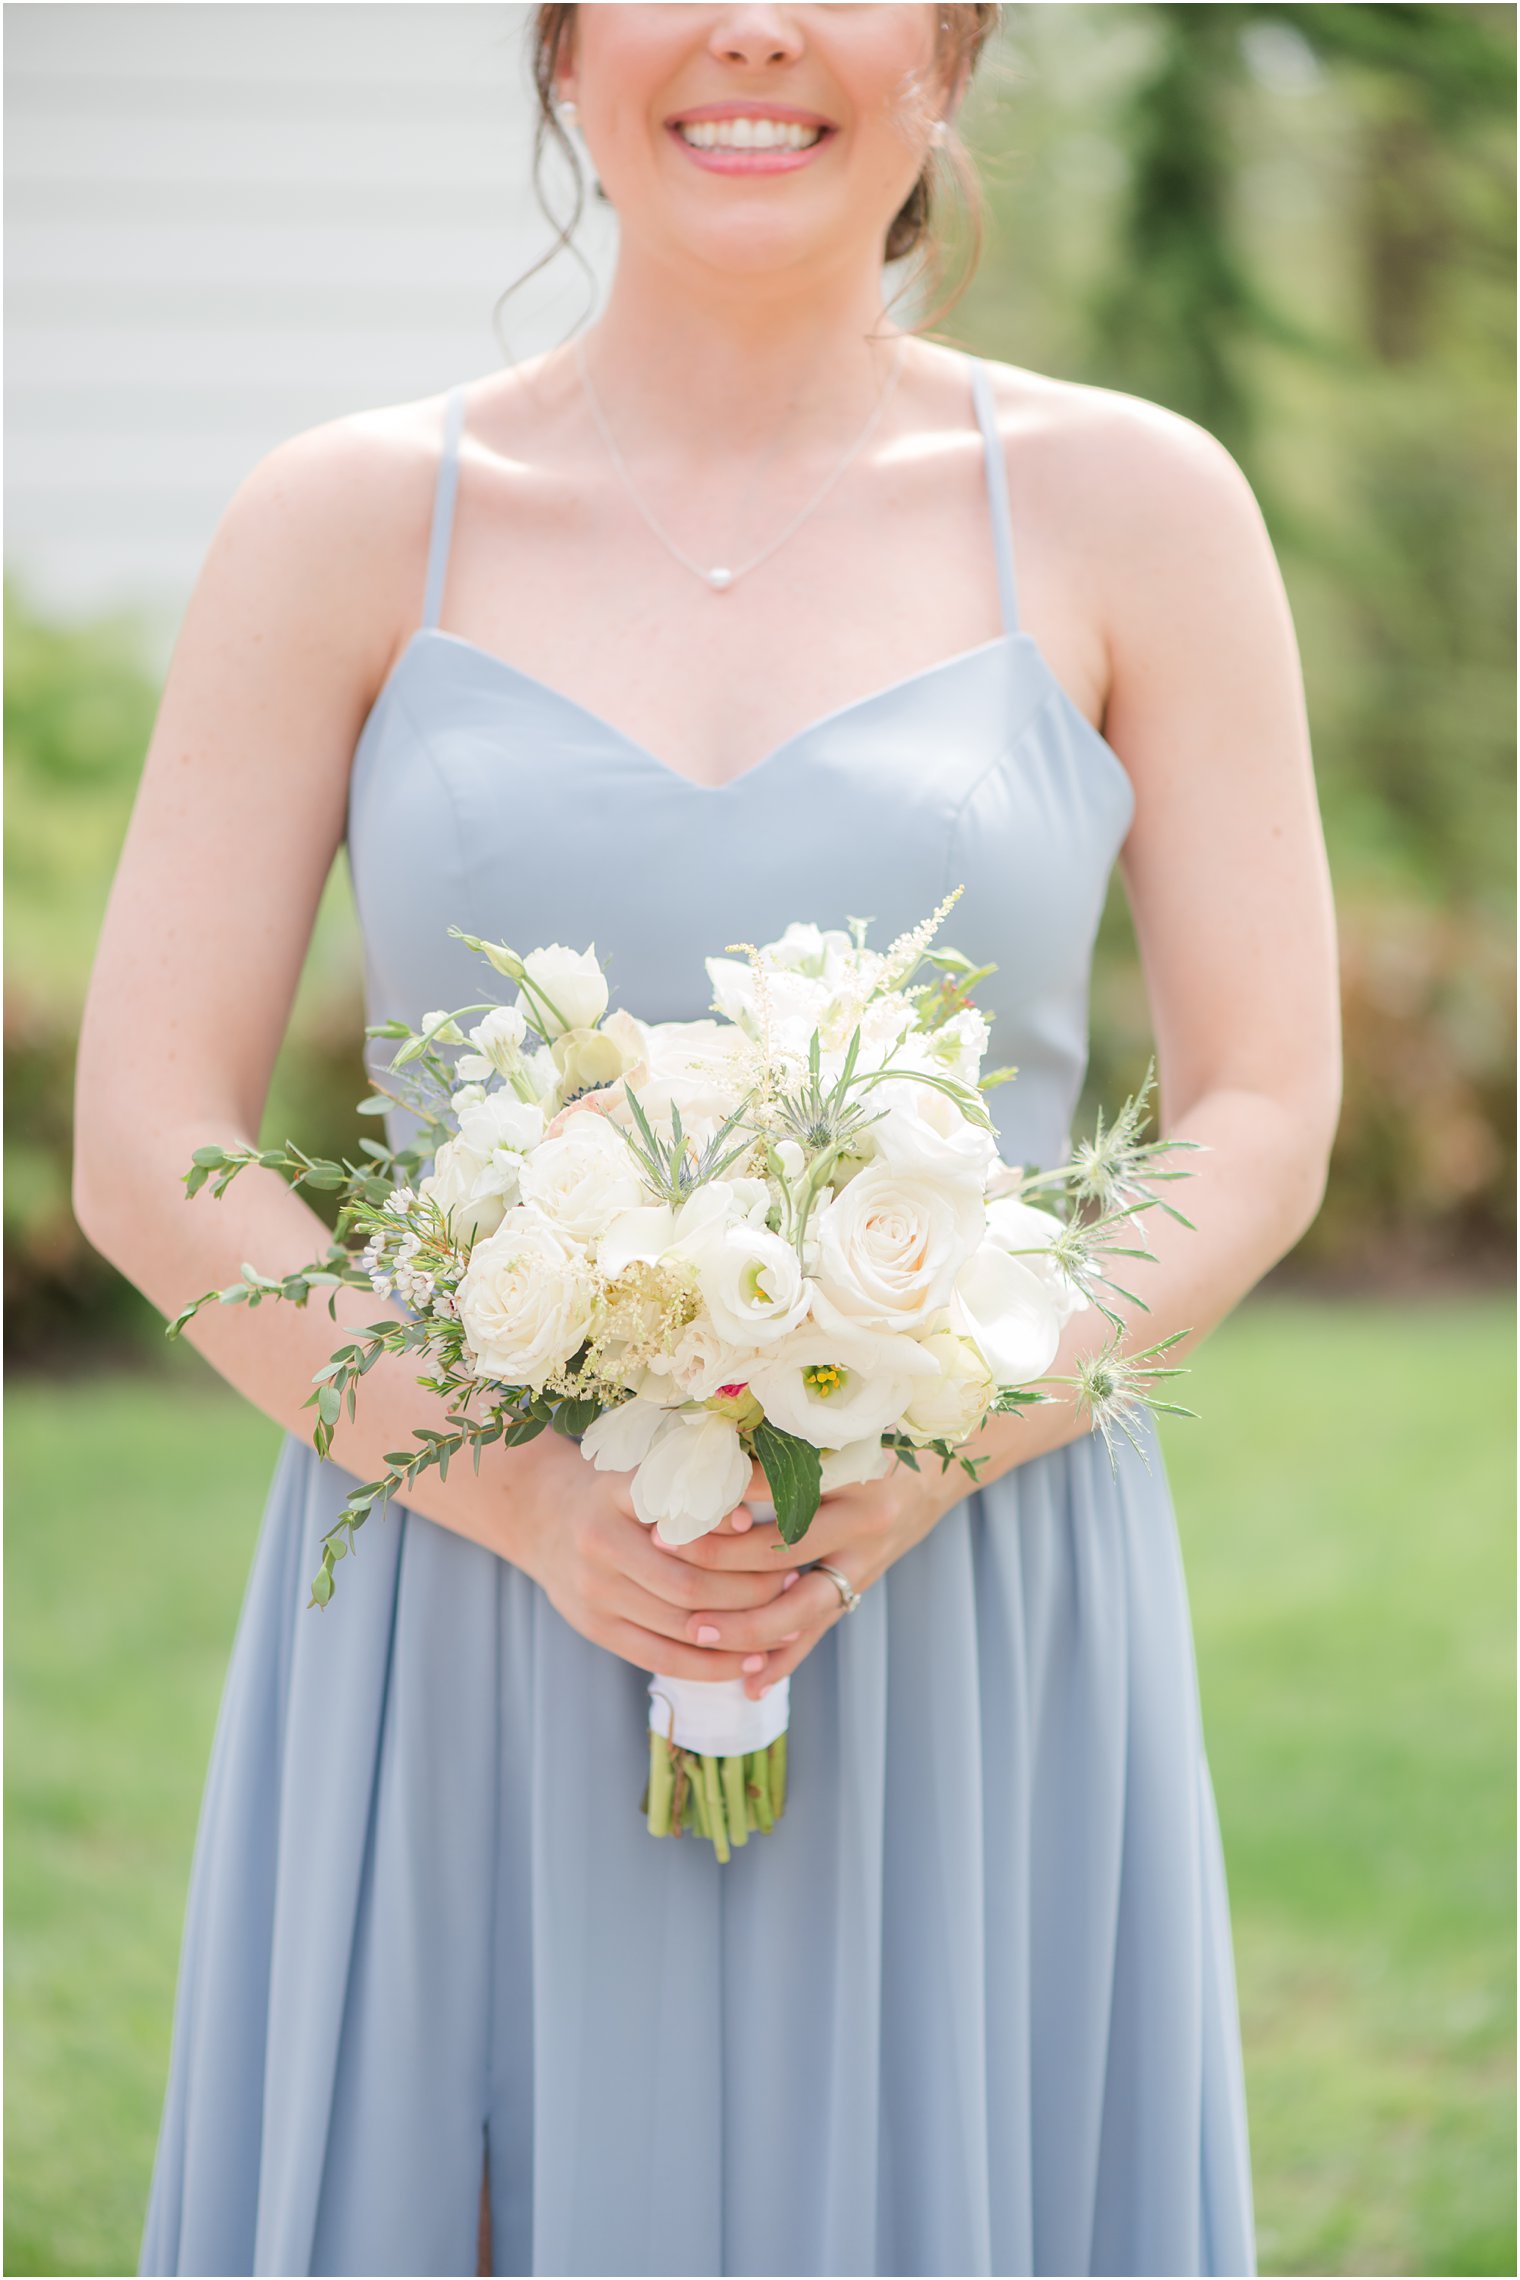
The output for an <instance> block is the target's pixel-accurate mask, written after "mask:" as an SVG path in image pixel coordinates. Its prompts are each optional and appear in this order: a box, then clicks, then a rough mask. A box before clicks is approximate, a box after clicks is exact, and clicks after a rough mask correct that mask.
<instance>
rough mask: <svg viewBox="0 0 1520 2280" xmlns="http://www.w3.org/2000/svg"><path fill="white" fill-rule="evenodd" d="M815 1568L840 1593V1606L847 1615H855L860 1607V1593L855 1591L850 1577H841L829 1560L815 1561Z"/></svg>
mask: <svg viewBox="0 0 1520 2280" xmlns="http://www.w3.org/2000/svg"><path fill="white" fill-rule="evenodd" d="M813 1566H814V1568H815V1569H816V1570H817V1572H818V1574H819V1575H826V1576H827V1577H828V1579H829V1581H830V1583H832V1584H833V1586H834V1588H835V1590H836V1591H837V1592H838V1593H839V1599H840V1604H841V1605H842V1607H843V1608H844V1611H845V1613H846V1615H853V1614H854V1612H855V1610H856V1608H857V1607H858V1606H859V1605H860V1593H859V1592H858V1591H857V1590H856V1589H855V1586H854V1584H853V1583H851V1581H850V1579H849V1577H848V1576H847V1575H841V1574H840V1572H839V1570H838V1568H836V1567H830V1566H829V1563H828V1561H827V1560H814V1562H813Z"/></svg>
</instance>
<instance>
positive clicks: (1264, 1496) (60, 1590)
mask: <svg viewBox="0 0 1520 2280" xmlns="http://www.w3.org/2000/svg"><path fill="white" fill-rule="evenodd" d="M168 1355H169V1358H170V1359H172V1360H173V1362H174V1363H175V1364H176V1365H177V1366H175V1367H173V1368H172V1369H161V1370H160V1372H159V1374H157V1375H156V1376H154V1377H143V1376H140V1377H137V1378H135V1379H112V1378H102V1379H97V1380H95V1381H94V1382H92V1383H91V1384H90V1385H89V1386H88V1388H87V1389H84V1390H85V1391H86V1392H87V1396H88V1397H87V1398H82V1397H81V1388H80V1387H79V1386H78V1385H76V1384H69V1385H58V1386H51V1385H48V1384H45V1383H38V1382H33V1383H30V1384H27V1385H23V1386H14V1387H13V1388H12V1391H11V1395H10V1416H9V1420H8V1426H9V1468H8V1478H7V1486H8V1489H9V1505H8V1512H7V1524H8V1537H9V1541H8V1545H7V1555H8V1556H7V1573H6V1580H7V1584H8V1586H9V1597H8V1606H7V1621H8V1636H7V1642H6V1646H7V1683H8V1698H7V1717H8V1723H7V1741H8V1747H9V1752H10V1759H9V1780H8V1785H7V1798H8V1804H7V1816H8V1817H7V1829H6V1835H7V1845H6V1860H5V1867H6V1884H7V1933H8V1936H7V1942H6V1971H7V1977H8V1996H7V2028H6V2035H7V2059H8V2066H7V2077H6V2098H7V2130H6V2158H7V2164H8V2171H9V2175H8V2180H7V2184H8V2190H7V2195H6V2224H7V2233H8V2239H7V2244H6V2247H7V2253H6V2268H7V2270H9V2271H13V2272H58V2273H81V2272H126V2271H130V2270H131V2269H132V2268H133V2265H134V2263H135V2260H136V2252H137V2242H138V2237H139V2232H140V2228H141V2223H142V2216H143V2209H144V2204H145V2201H146V2197H147V2189H148V2174H149V2167H150V2164H151V2161H152V2157H153V2140H154V2133H155V2130H156V2128H157V2123H158V2114H159V2103H160V2100H161V2098H162V2094H163V2085H164V2077H165V2069H166V2067H167V2064H168V2052H169V2027H170V2018H171V2010H172V2004H173V1997H174V1972H175V1961H176V1956H177V1952H178V1944H179V1937H180V1925H181V1918H182V1913H183V1908H184V1896H185V1880H186V1878H187V1876H188V1873H189V1867H190V1851H191V1843H192V1839H193V1835H194V1826H195V1814H196V1809H197V1804H198V1801H199V1798H200V1793H201V1785H202V1782H203V1780H204V1776H205V1768H206V1757H207V1752H208V1751H209V1749H210V1745H211V1733H212V1725H213V1721H214V1717H215V1713H216V1704H217V1697H218V1692H219V1689H220V1686H221V1683H222V1676H223V1672H224V1669H225V1664H226V1657H227V1653H228V1650H229V1647H230V1645H231V1641H232V1634H233V1627H234V1624H235V1621H236V1618H237V1610H238V1602H239V1597H240V1594H241V1592H242V1589H243V1584H244V1578H245V1574H246V1571H247V1566H248V1560H249V1555H250V1552H251V1550H252V1544H253V1535H254V1529H255V1526H256V1523H257V1519H258V1513H259V1507H260V1505H261V1503H262V1499H263V1494H264V1486H265V1483H266V1481H267V1478H268V1473H269V1468H270V1466H271V1464H272V1462H273V1460H274V1456H275V1451H276V1449H277V1446H278V1440H279V1437H278V1434H277V1433H276V1431H275V1428H274V1427H273V1426H272V1425H270V1424H269V1423H268V1422H267V1421H266V1420H265V1419H264V1418H262V1417H261V1416H259V1415H258V1413H257V1412H256V1411H254V1410H252V1409H251V1408H249V1407H248V1406H247V1405H246V1404H245V1403H243V1402H240V1401H238V1400H236V1399H235V1398H233V1397H232V1396H230V1395H228V1394H227V1393H226V1392H225V1391H224V1390H223V1389H221V1388H220V1387H219V1386H218V1385H217V1384H216V1381H215V1380H214V1379H213V1378H212V1377H211V1373H210V1372H209V1370H207V1369H206V1367H205V1366H204V1364H202V1363H201V1362H200V1361H199V1360H198V1358H197V1357H195V1356H194V1355H192V1354H189V1353H188V1352H186V1351H185V1350H184V1349H177V1348H171V1349H168ZM1190 1359H1191V1360H1192V1361H1193V1363H1194V1367H1195V1372H1196V1376H1195V1385H1196V1392H1197V1399H1198V1406H1199V1409H1200V1411H1201V1412H1202V1414H1201V1417H1200V1419H1199V1420H1197V1421H1192V1420H1189V1421H1186V1422H1179V1423H1177V1424H1176V1425H1173V1424H1172V1423H1171V1422H1170V1421H1168V1422H1167V1423H1166V1424H1164V1425H1163V1428H1162V1437H1163V1444H1164V1451H1165V1461H1166V1466H1167V1470H1168V1473H1169V1475H1170V1477H1171V1480H1172V1483H1173V1486H1174V1489H1175V1493H1176V1499H1177V1505H1178V1512H1179V1519H1180V1525H1181V1534H1182V1541H1183V1550H1184V1554H1185V1558H1186V1567H1187V1584H1188V1594H1189V1599H1190V1602H1191V1606H1192V1611H1193V1618H1194V1624H1195V1628H1196V1635H1197V1642H1198V1661H1199V1676H1200V1689H1201V1694H1202V1702H1203V1717H1204V1733H1205V1739H1206V1743H1207V1747H1208V1757H1209V1764H1210V1768H1211V1771H1212V1774H1213V1781H1214V1788H1215V1792H1216V1796H1217V1802H1218V1807H1219V1813H1220V1819H1221V1825H1222V1828H1223V1835H1224V1846H1225V1862H1226V1869H1227V1873H1228V1877H1229V1890H1230V1902H1231V1908H1232V1911H1233V1916H1234V1924H1235V1950H1236V1963H1237V1970H1238V1975H1239V1985H1240V2000H1241V2008H1242V2014H1243V2020H1244V2036H1245V2058H1246V2095H1247V2102H1248V2110H1249V2117H1250V2125H1251V2143H1252V2155H1253V2166H1254V2178H1255V2186H1256V2200H1257V2216H1258V2225H1259V2231H1260V2239H1261V2251H1262V2253H1261V2269H1262V2271H1263V2273H1264V2274H1267V2273H1304V2272H1317V2273H1368V2272H1382V2273H1430V2272H1439V2273H1452V2272H1506V2271H1513V2270H1514V2244H1513V2224H1514V2200H1513V2182H1514V2122H1513V2095H1514V2071H1513V2024H1514V1997H1513V1977H1512V1975H1513V1910H1514V1898H1515V1891H1514V1863H1515V1830H1514V1775H1515V1763H1514V1749H1513V1735H1514V1694H1513V1686H1514V1642H1513V1630H1512V1619H1511V1618H1512V1609H1513V1606H1514V1565H1513V1561H1514V1551H1513V1541H1512V1527H1511V1523H1512V1515H1513V1491H1514V1472H1513V1455H1514V1430H1513V1428H1514V1413H1513V1389H1514V1352H1513V1324H1512V1317H1511V1312H1510V1309H1509V1307H1508V1305H1507V1304H1505V1303H1502V1302H1498V1301H1495V1302H1488V1303H1482V1304H1474V1303H1472V1302H1466V1303H1464V1304H1462V1305H1460V1306H1433V1305H1430V1304H1428V1303H1424V1304H1421V1305H1420V1306H1419V1308H1418V1309H1408V1310H1406V1309H1404V1308H1400V1307H1396V1306H1395V1307H1391V1306H1388V1305H1386V1304H1378V1305H1338V1306H1333V1307H1332V1306H1326V1305H1323V1304H1321V1305H1318V1306H1306V1305H1304V1304H1303V1303H1301V1302H1295V1303H1292V1304H1289V1303H1287V1302H1284V1301H1270V1300H1268V1299H1265V1298H1262V1299H1259V1300H1254V1301H1250V1302H1248V1303H1247V1305H1246V1306H1244V1307H1243V1308H1241V1309H1240V1311H1239V1312H1238V1313H1237V1314H1235V1315H1233V1316H1231V1317H1230V1319H1229V1320H1228V1321H1226V1322H1225V1323H1223V1324H1222V1325H1221V1326H1220V1328H1219V1329H1218V1330H1217V1331H1216V1332H1215V1333H1214V1334H1213V1335H1212V1336H1211V1337H1210V1338H1209V1339H1207V1340H1206V1341H1205V1342H1204V1344H1203V1345H1202V1346H1201V1347H1200V1348H1199V1349H1197V1351H1196V1352H1195V1354H1194V1355H1193V1356H1192V1357H1190ZM1263 1386H1270V1387H1271V1388H1272V1399H1271V1400H1270V1401H1263V1398H1262V1388H1263ZM103 1482H109V1483H110V1489H109V1493H108V1494H106V1493H102V1483H103ZM294 1619H295V1620H297V1621H308V1622H316V1621H318V1620H319V1618H318V1617H317V1616H316V1615H315V1614H310V1615H302V1614H297V1615H296V1617H295V1618H294ZM784 1841H790V1840H789V1838H788V1836H787V1828H786V1824H785V1823H783V1824H782V1825H781V1827H780V1829H779V1830H778V1831H777V1842H778V1843H780V1842H784ZM738 1865H739V1866H740V1867H741V1868H742V1867H745V1866H747V1864H744V1863H741V1864H738Z"/></svg>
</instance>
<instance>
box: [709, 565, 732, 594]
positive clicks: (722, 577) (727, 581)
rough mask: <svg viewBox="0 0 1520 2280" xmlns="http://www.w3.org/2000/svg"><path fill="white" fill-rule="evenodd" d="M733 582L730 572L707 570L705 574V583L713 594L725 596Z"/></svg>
mask: <svg viewBox="0 0 1520 2280" xmlns="http://www.w3.org/2000/svg"><path fill="white" fill-rule="evenodd" d="M733 582H734V574H733V572H732V570H709V571H708V573H707V583H708V584H709V586H711V588H712V590H713V592H714V593H715V594H726V593H727V591H728V589H729V587H730V586H731V585H732V584H733Z"/></svg>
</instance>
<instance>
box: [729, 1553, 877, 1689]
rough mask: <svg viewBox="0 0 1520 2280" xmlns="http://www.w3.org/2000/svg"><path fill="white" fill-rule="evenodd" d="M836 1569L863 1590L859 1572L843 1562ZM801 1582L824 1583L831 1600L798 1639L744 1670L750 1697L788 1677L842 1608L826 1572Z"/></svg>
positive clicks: (837, 1619)
mask: <svg viewBox="0 0 1520 2280" xmlns="http://www.w3.org/2000/svg"><path fill="white" fill-rule="evenodd" d="M839 1572H840V1574H841V1575H842V1576H844V1577H845V1578H846V1580H847V1581H848V1582H849V1583H850V1584H851V1585H852V1586H853V1588H854V1589H855V1590H856V1591H863V1590H864V1589H865V1585H864V1584H863V1583H862V1582H861V1580H860V1574H859V1572H857V1573H854V1574H852V1573H851V1571H850V1569H849V1568H848V1567H846V1566H841V1567H840V1570H839ZM803 1582H804V1583H813V1584H823V1585H827V1587H828V1590H829V1594H830V1598H831V1600H832V1605H831V1606H829V1607H826V1608H825V1609H824V1610H823V1612H822V1615H821V1618H819V1619H817V1620H815V1621H814V1622H812V1623H810V1624H808V1625H807V1626H805V1628H804V1630H803V1633H802V1637H801V1638H800V1639H793V1640H791V1641H789V1642H788V1643H787V1644H786V1645H784V1646H779V1647H777V1648H775V1649H774V1650H773V1651H772V1652H770V1653H768V1654H767V1655H766V1658H765V1667H764V1669H763V1670H758V1671H752V1670H746V1671H745V1673H744V1691H745V1693H746V1694H748V1695H749V1697H750V1699H751V1700H752V1701H759V1699H760V1697H761V1696H762V1695H764V1694H768V1693H769V1692H770V1690H771V1688H772V1687H773V1686H775V1685H777V1684H778V1683H779V1682H780V1680H782V1679H783V1678H790V1677H791V1675H792V1672H793V1671H794V1670H795V1669H796V1668H797V1665H798V1664H799V1663H800V1662H805V1661H806V1659H807V1657H808V1656H809V1655H810V1654H811V1653H812V1651H813V1649H814V1647H816V1646H817V1644H818V1641H819V1640H820V1639H821V1638H822V1637H823V1635H824V1633H825V1632H826V1631H832V1629H833V1628H834V1625H835V1624H836V1623H837V1622H838V1621H839V1619H840V1617H841V1616H842V1615H843V1614H844V1613H845V1612H846V1610H845V1604H844V1601H843V1600H842V1599H841V1597H840V1595H839V1591H838V1588H837V1586H836V1585H835V1584H834V1583H833V1582H832V1580H831V1579H830V1578H829V1577H828V1576H826V1575H819V1576H813V1577H809V1576H806V1575H804V1577H803ZM801 1590H802V1585H801V1584H799V1585H798V1586H797V1590H796V1591H795V1592H793V1593H791V1594H790V1596H791V1597H792V1598H797V1597H798V1596H799V1595H800V1593H801Z"/></svg>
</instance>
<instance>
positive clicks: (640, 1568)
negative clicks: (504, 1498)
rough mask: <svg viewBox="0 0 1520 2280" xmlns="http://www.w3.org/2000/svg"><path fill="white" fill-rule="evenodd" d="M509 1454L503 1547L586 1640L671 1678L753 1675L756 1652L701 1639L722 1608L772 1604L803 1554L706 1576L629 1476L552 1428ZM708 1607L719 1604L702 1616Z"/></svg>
mask: <svg viewBox="0 0 1520 2280" xmlns="http://www.w3.org/2000/svg"><path fill="white" fill-rule="evenodd" d="M507 1459H508V1463H507V1467H506V1468H505V1469H504V1477H505V1478H506V1479H507V1480H508V1482H509V1484H510V1496H509V1499H508V1502H507V1509H506V1514H505V1518H504V1521H503V1523H502V1525H501V1530H500V1533H501V1538H502V1541H501V1545H500V1548H501V1549H502V1551H503V1552H504V1554H505V1556H506V1557H507V1558H508V1559H510V1560H511V1561H512V1563H513V1565H514V1566H516V1567H520V1568H522V1569H523V1570H524V1571H525V1572H526V1573H527V1574H528V1575H531V1576H532V1577H533V1579H534V1581H535V1582H536V1583H537V1584H539V1585H540V1586H541V1588H542V1589H543V1591H544V1592H545V1593H546V1594H547V1595H548V1598H549V1600H550V1603H551V1604H552V1605H553V1606H554V1607H555V1608H556V1609H557V1610H558V1612H559V1613H560V1614H561V1615H563V1616H564V1618H565V1621H566V1622H567V1623H569V1624H571V1625H573V1627H574V1628H575V1629H576V1630H577V1631H579V1632H580V1634H581V1636H582V1637H583V1638H586V1639H590V1640H592V1641H594V1643H595V1644H596V1645H597V1646H599V1647H607V1648H609V1649H610V1650H611V1652H612V1653H613V1654H615V1655H621V1656H622V1658H623V1660H624V1661H625V1662H631V1663H634V1664H636V1665H637V1666H638V1668H639V1669H640V1670H647V1671H661V1672H663V1673H665V1675H666V1676H668V1677H670V1678H695V1679H714V1680H715V1679H720V1678H738V1677H740V1676H742V1675H743V1672H744V1655H745V1653H746V1651H747V1650H746V1649H744V1648H743V1647H741V1646H739V1645H738V1644H735V1645H734V1646H732V1647H728V1648H723V1647H717V1648H715V1647H714V1645H713V1644H712V1642H710V1641H708V1640H705V1639H704V1640H703V1641H701V1642H700V1643H699V1642H698V1640H697V1631H698V1630H699V1629H703V1630H708V1629H711V1627H712V1621H713V1618H714V1615H716V1617H717V1619H718V1620H720V1621H723V1622H735V1621H739V1620H744V1621H751V1620H754V1619H755V1618H756V1617H757V1616H758V1615H759V1614H760V1613H762V1612H763V1611H764V1610H765V1609H766V1608H772V1609H774V1608H775V1606H776V1605H777V1603H778V1602H779V1601H780V1599H781V1596H782V1592H783V1589H784V1586H785V1582H786V1578H787V1577H788V1575H790V1576H791V1577H792V1578H793V1579H794V1580H795V1578H796V1575H797V1571H798V1567H799V1564H800V1563H799V1562H798V1561H796V1560H773V1561H770V1562H768V1563H766V1564H764V1565H754V1564H752V1565H751V1566H750V1567H748V1568H740V1567H735V1568H734V1569H733V1570H731V1571H730V1572H728V1573H726V1574H704V1573H703V1572H702V1571H701V1570H700V1569H699V1568H698V1567H696V1566H694V1565H693V1564H692V1562H691V1561H689V1560H686V1559H683V1558H682V1557H681V1555H680V1553H679V1552H678V1551H677V1550H676V1549H675V1548H674V1547H673V1546H670V1545H667V1544H665V1543H664V1541H663V1540H662V1539H661V1538H660V1537H658V1536H657V1535H656V1534H655V1533H654V1531H653V1530H652V1529H650V1528H647V1527H646V1526H645V1525H644V1523H643V1521H641V1520H639V1519H638V1518H636V1517H635V1514H634V1509H633V1502H632V1498H631V1496H630V1494H629V1487H630V1483H631V1480H632V1477H633V1476H632V1475H631V1474H630V1473H606V1472H598V1471H597V1470H596V1469H595V1467H594V1466H592V1465H589V1464H588V1463H587V1462H586V1460H585V1458H584V1457H583V1456H582V1455H581V1453H580V1451H579V1450H578V1449H577V1448H576V1447H575V1446H574V1444H573V1443H571V1442H570V1441H567V1440H565V1439H564V1438H563V1436H562V1435H560V1434H558V1433H554V1432H548V1433H543V1434H540V1436H539V1437H538V1439H537V1440H536V1441H531V1442H529V1443H527V1444H526V1446H524V1447H523V1448H521V1449H514V1450H510V1451H508V1452H507ZM730 1517H731V1518H732V1517H738V1518H739V1520H740V1524H741V1526H742V1525H743V1524H744V1522H746V1521H748V1520H749V1519H750V1517H751V1515H750V1514H749V1512H748V1511H747V1510H744V1509H742V1508H741V1511H740V1513H739V1514H738V1515H731V1516H730ZM771 1534H772V1535H773V1536H774V1535H775V1534H776V1531H775V1529H774V1528H772V1529H771ZM729 1540H730V1542H734V1541H738V1540H740V1539H738V1538H737V1537H734V1536H730V1538H729ZM783 1549H784V1547H783ZM823 1580H824V1581H825V1583H827V1581H828V1579H827V1577H825V1578H824V1579H823ZM829 1589H830V1591H831V1592H832V1590H833V1587H832V1585H830V1586H829ZM699 1611H711V1612H700V1620H699ZM788 1627H789V1626H788Z"/></svg>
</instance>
